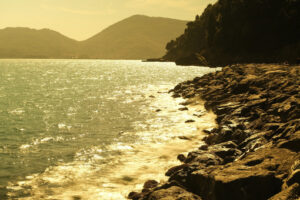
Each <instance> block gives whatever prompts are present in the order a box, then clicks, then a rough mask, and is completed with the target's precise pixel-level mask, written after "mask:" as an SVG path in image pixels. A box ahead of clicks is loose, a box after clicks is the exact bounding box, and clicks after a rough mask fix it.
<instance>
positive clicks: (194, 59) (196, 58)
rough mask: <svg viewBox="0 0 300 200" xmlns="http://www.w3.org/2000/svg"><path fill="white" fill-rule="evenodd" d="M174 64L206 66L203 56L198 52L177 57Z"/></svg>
mask: <svg viewBox="0 0 300 200" xmlns="http://www.w3.org/2000/svg"><path fill="white" fill-rule="evenodd" d="M175 63H176V65H198V66H208V63H207V61H206V59H205V57H203V56H201V55H198V54H191V55H189V56H186V57H182V58H178V59H177V60H176V61H175Z"/></svg>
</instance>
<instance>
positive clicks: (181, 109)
mask: <svg viewBox="0 0 300 200" xmlns="http://www.w3.org/2000/svg"><path fill="white" fill-rule="evenodd" d="M178 110H180V111H185V110H189V109H188V108H187V107H183V108H179V109H178Z"/></svg>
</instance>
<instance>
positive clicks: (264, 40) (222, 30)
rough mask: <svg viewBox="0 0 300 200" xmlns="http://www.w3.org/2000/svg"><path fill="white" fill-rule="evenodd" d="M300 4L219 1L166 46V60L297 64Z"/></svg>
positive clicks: (261, 0)
mask: <svg viewBox="0 0 300 200" xmlns="http://www.w3.org/2000/svg"><path fill="white" fill-rule="evenodd" d="M299 22H300V1H299V0H218V1H217V2H216V3H215V4H214V5H209V6H208V7H207V8H206V9H205V11H204V12H203V14H202V15H201V16H197V17H196V19H195V21H193V22H189V23H188V24H187V28H186V30H185V32H184V34H183V35H181V36H180V37H178V38H177V39H176V40H172V41H171V42H169V43H168V44H167V46H166V48H167V53H166V55H165V56H164V59H166V60H171V61H176V63H177V64H184V65H195V64H196V65H211V66H224V65H229V64H234V63H278V62H288V63H297V62H299V58H300V37H299V36H300V24H299Z"/></svg>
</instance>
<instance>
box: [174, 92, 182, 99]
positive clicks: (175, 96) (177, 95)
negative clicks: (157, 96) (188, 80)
mask: <svg viewBox="0 0 300 200" xmlns="http://www.w3.org/2000/svg"><path fill="white" fill-rule="evenodd" d="M172 97H173V98H179V97H181V96H180V94H177V93H174V94H173V95H172Z"/></svg>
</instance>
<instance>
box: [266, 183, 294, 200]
mask: <svg viewBox="0 0 300 200" xmlns="http://www.w3.org/2000/svg"><path fill="white" fill-rule="evenodd" d="M299 198H300V186H299V184H298V183H295V184H293V185H291V186H290V187H288V188H287V189H285V190H282V191H281V192H280V193H278V194H276V195H274V196H273V197H271V198H269V200H299Z"/></svg>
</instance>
